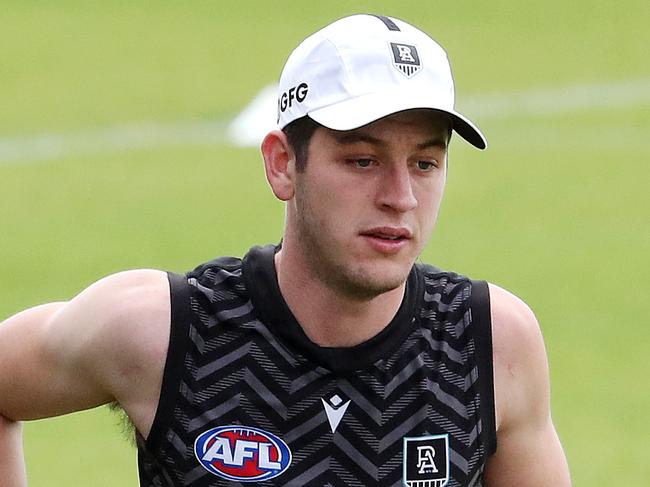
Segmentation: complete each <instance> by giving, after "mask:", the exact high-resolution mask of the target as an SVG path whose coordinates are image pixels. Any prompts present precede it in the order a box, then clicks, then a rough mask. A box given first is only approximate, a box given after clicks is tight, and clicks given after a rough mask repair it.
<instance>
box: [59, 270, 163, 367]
mask: <svg viewBox="0 0 650 487" xmlns="http://www.w3.org/2000/svg"><path fill="white" fill-rule="evenodd" d="M169 296H170V291H169V281H168V278H167V273H166V272H164V271H160V270H154V269H136V270H128V271H122V272H118V273H115V274H111V275H108V276H106V277H104V278H102V279H99V280H98V281H96V282H95V283H93V284H91V285H90V286H89V287H87V288H86V289H85V290H84V291H82V292H81V293H80V294H79V295H77V296H76V297H75V298H74V299H72V300H71V301H70V302H69V303H68V304H67V305H66V308H65V309H64V310H63V311H62V313H63V316H62V317H61V318H62V319H64V320H65V321H67V322H69V323H70V324H71V325H72V326H74V327H75V328H77V330H78V332H79V333H84V332H86V333H88V334H89V336H93V337H94V338H95V339H96V340H99V339H101V340H102V341H105V343H106V344H107V345H109V344H113V345H114V346H116V347H126V346H128V348H129V349H133V350H131V351H132V352H133V353H134V354H137V353H139V352H140V351H141V350H140V349H141V348H147V347H148V346H150V345H149V344H151V343H152V342H153V341H156V339H157V338H156V337H159V336H161V335H162V336H163V337H164V336H165V334H164V333H162V334H161V331H163V330H164V329H165V328H167V329H168V328H169V323H170V299H169ZM84 330H85V331H84ZM124 351H127V350H124Z"/></svg>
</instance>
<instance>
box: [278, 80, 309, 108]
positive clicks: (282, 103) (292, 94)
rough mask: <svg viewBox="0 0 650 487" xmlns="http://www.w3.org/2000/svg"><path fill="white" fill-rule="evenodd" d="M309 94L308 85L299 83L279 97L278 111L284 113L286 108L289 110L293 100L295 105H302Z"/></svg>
mask: <svg viewBox="0 0 650 487" xmlns="http://www.w3.org/2000/svg"><path fill="white" fill-rule="evenodd" d="M308 93H309V85H308V84H307V83H300V84H299V85H298V86H292V87H291V88H289V89H288V90H287V91H285V92H284V93H282V94H281V95H280V98H278V111H279V112H284V111H285V110H286V109H287V108H291V107H292V105H293V102H294V100H295V101H296V102H297V103H302V102H303V101H305V98H307V94H308Z"/></svg>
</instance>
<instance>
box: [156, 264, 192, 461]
mask: <svg viewBox="0 0 650 487" xmlns="http://www.w3.org/2000/svg"><path fill="white" fill-rule="evenodd" d="M167 279H168V281H169V292H170V302H171V303H170V304H171V323H170V332H169V348H168V350H167V359H166V360H165V368H164V372H163V379H162V386H161V389H160V398H159V400H158V406H157V409H156V415H155V417H154V420H153V424H152V425H151V431H150V432H149V436H148V437H147V441H146V447H147V449H148V450H150V451H151V450H153V449H155V448H156V447H158V446H159V445H161V444H162V442H163V441H164V435H165V434H166V433H167V429H168V427H169V425H170V423H171V418H172V415H173V413H174V407H175V405H176V397H175V396H176V395H177V394H178V391H179V387H180V381H181V376H182V372H183V361H184V359H185V353H186V349H187V342H188V341H189V325H190V319H191V314H190V287H189V284H188V283H187V278H186V277H185V276H184V275H181V274H174V273H172V272H168V273H167Z"/></svg>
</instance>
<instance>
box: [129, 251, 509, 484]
mask: <svg viewBox="0 0 650 487" xmlns="http://www.w3.org/2000/svg"><path fill="white" fill-rule="evenodd" d="M274 252H275V248H274V247H273V246H267V247H263V248H259V247H256V248H253V249H251V250H250V252H249V253H248V254H247V255H246V257H244V259H243V260H241V259H236V258H230V257H228V258H221V259H218V260H215V261H213V262H210V263H208V264H205V265H203V266H201V267H198V268H197V269H196V270H194V271H193V272H190V273H188V274H187V275H186V276H179V275H176V274H169V279H170V285H171V292H172V294H171V295H172V298H171V299H172V326H171V339H170V346H169V352H168V356H167V362H166V365H165V371H164V378H163V385H162V392H161V398H160V403H159V405H158V410H157V413H156V417H155V419H154V423H153V426H152V429H151V433H150V435H149V438H148V439H147V441H146V442H145V441H139V442H138V450H139V459H138V460H139V469H140V484H141V486H143V487H154V486H156V487H158V486H188V487H190V486H191V487H207V486H225V485H245V484H246V485H248V482H257V483H254V484H253V485H262V486H272V485H273V486H275V485H278V486H279V485H283V486H284V485H286V486H296V487H302V486H318V487H324V486H332V487H333V486H364V487H369V486H395V487H397V486H407V487H443V486H448V487H459V486H464V487H468V486H472V487H477V486H481V485H482V474H483V469H484V466H485V462H486V460H487V458H488V456H489V455H490V454H492V453H493V452H494V451H495V448H496V434H495V422H494V393H493V378H492V341H491V327H490V310H489V296H488V291H487V284H486V283H485V282H482V281H471V280H469V279H467V278H465V277H462V276H459V275H456V274H453V273H449V272H442V271H440V270H438V269H436V268H434V267H431V266H427V265H423V264H416V265H415V266H414V267H413V269H412V271H411V273H410V275H409V277H408V280H407V286H406V293H405V297H404V300H403V302H402V305H401V307H400V308H399V310H398V312H397V314H396V316H395V317H394V319H393V320H392V321H391V323H390V324H389V325H388V326H387V327H386V328H385V329H384V330H383V331H382V332H381V333H379V334H378V335H377V336H375V337H374V338H372V339H370V340H368V341H367V342H365V343H362V344H360V345H357V346H354V347H349V348H323V347H319V346H317V345H316V344H314V343H313V342H311V341H310V340H309V339H308V338H307V336H306V335H305V334H304V332H303V331H302V328H301V327H300V325H299V324H298V323H297V321H296V320H295V318H294V317H293V315H292V314H291V312H290V310H289V308H288V306H287V305H286V303H285V301H284V300H283V298H282V295H281V294H280V289H279V286H278V282H277V277H276V274H275V266H274V259H273V256H274Z"/></svg>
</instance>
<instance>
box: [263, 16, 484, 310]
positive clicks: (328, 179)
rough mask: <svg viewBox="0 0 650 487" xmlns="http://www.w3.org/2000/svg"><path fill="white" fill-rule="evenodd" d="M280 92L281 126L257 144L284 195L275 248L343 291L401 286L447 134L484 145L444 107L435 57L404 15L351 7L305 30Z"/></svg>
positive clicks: (442, 173) (437, 199)
mask: <svg viewBox="0 0 650 487" xmlns="http://www.w3.org/2000/svg"><path fill="white" fill-rule="evenodd" d="M280 90H281V95H280V98H279V104H278V109H279V127H280V128H281V129H283V130H284V132H282V131H273V132H271V133H270V134H268V135H267V137H266V138H265V140H264V142H263V143H262V152H263V154H264V159H265V168H266V173H267V178H268V180H269V183H270V185H271V188H272V189H273V192H274V193H275V195H276V196H277V197H278V198H279V199H281V200H283V201H286V202H287V221H286V228H285V235H284V241H283V250H282V253H283V254H285V253H291V255H292V259H294V261H298V264H297V266H294V269H296V268H299V269H305V270H306V272H307V273H308V274H309V275H310V276H311V278H312V279H318V280H320V281H322V282H323V283H325V284H326V285H327V286H328V287H330V288H332V289H336V290H337V292H340V293H343V294H345V295H347V296H350V297H357V298H361V299H368V298H372V297H374V296H377V295H379V294H382V293H384V292H387V291H390V290H392V289H395V288H397V287H399V286H401V285H402V284H403V283H404V281H405V279H406V276H407V275H408V273H409V271H410V269H411V267H412V265H413V263H414V262H415V260H416V259H417V257H418V255H419V253H420V252H421V251H422V249H423V247H424V245H425V244H426V242H427V240H428V238H429V236H430V234H431V231H432V229H433V227H434V225H435V222H436V219H437V214H438V210H439V207H440V203H441V200H442V194H443V191H444V186H445V181H446V167H447V147H448V144H449V139H450V135H451V131H452V130H455V131H456V132H457V133H459V134H460V135H461V136H462V137H464V138H465V139H466V140H468V141H469V142H470V143H472V144H474V145H475V146H477V147H479V148H484V147H485V145H486V144H485V139H484V137H483V136H482V134H481V133H480V132H479V131H478V129H476V128H475V127H474V126H473V125H472V124H471V122H469V121H468V120H467V119H465V118H464V117H462V116H461V115H459V114H458V113H457V112H455V111H454V109H453V104H454V94H453V81H452V79H451V72H450V70H449V64H448V62H447V57H446V54H445V53H444V51H443V50H442V48H440V46H438V44H436V43H435V42H434V41H433V40H432V39H430V38H429V37H428V36H426V35H425V34H424V33H422V32H421V31H419V30H417V29H415V28H414V27H412V26H410V25H408V24H406V23H404V22H401V21H399V20H396V19H388V18H385V17H375V16H370V15H356V16H353V17H348V18H346V19H342V20H339V21H337V22H335V23H334V24H331V25H330V26H328V27H325V28H324V29H323V30H321V31H319V32H318V33H316V34H314V35H312V36H310V37H309V38H307V39H306V40H305V41H304V42H303V43H302V44H301V45H300V46H299V47H298V48H297V49H296V50H295V51H294V52H293V53H292V54H291V56H290V57H289V60H288V61H287V64H286V66H285V69H284V71H283V74H282V79H281V82H280ZM303 277H306V276H303Z"/></svg>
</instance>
